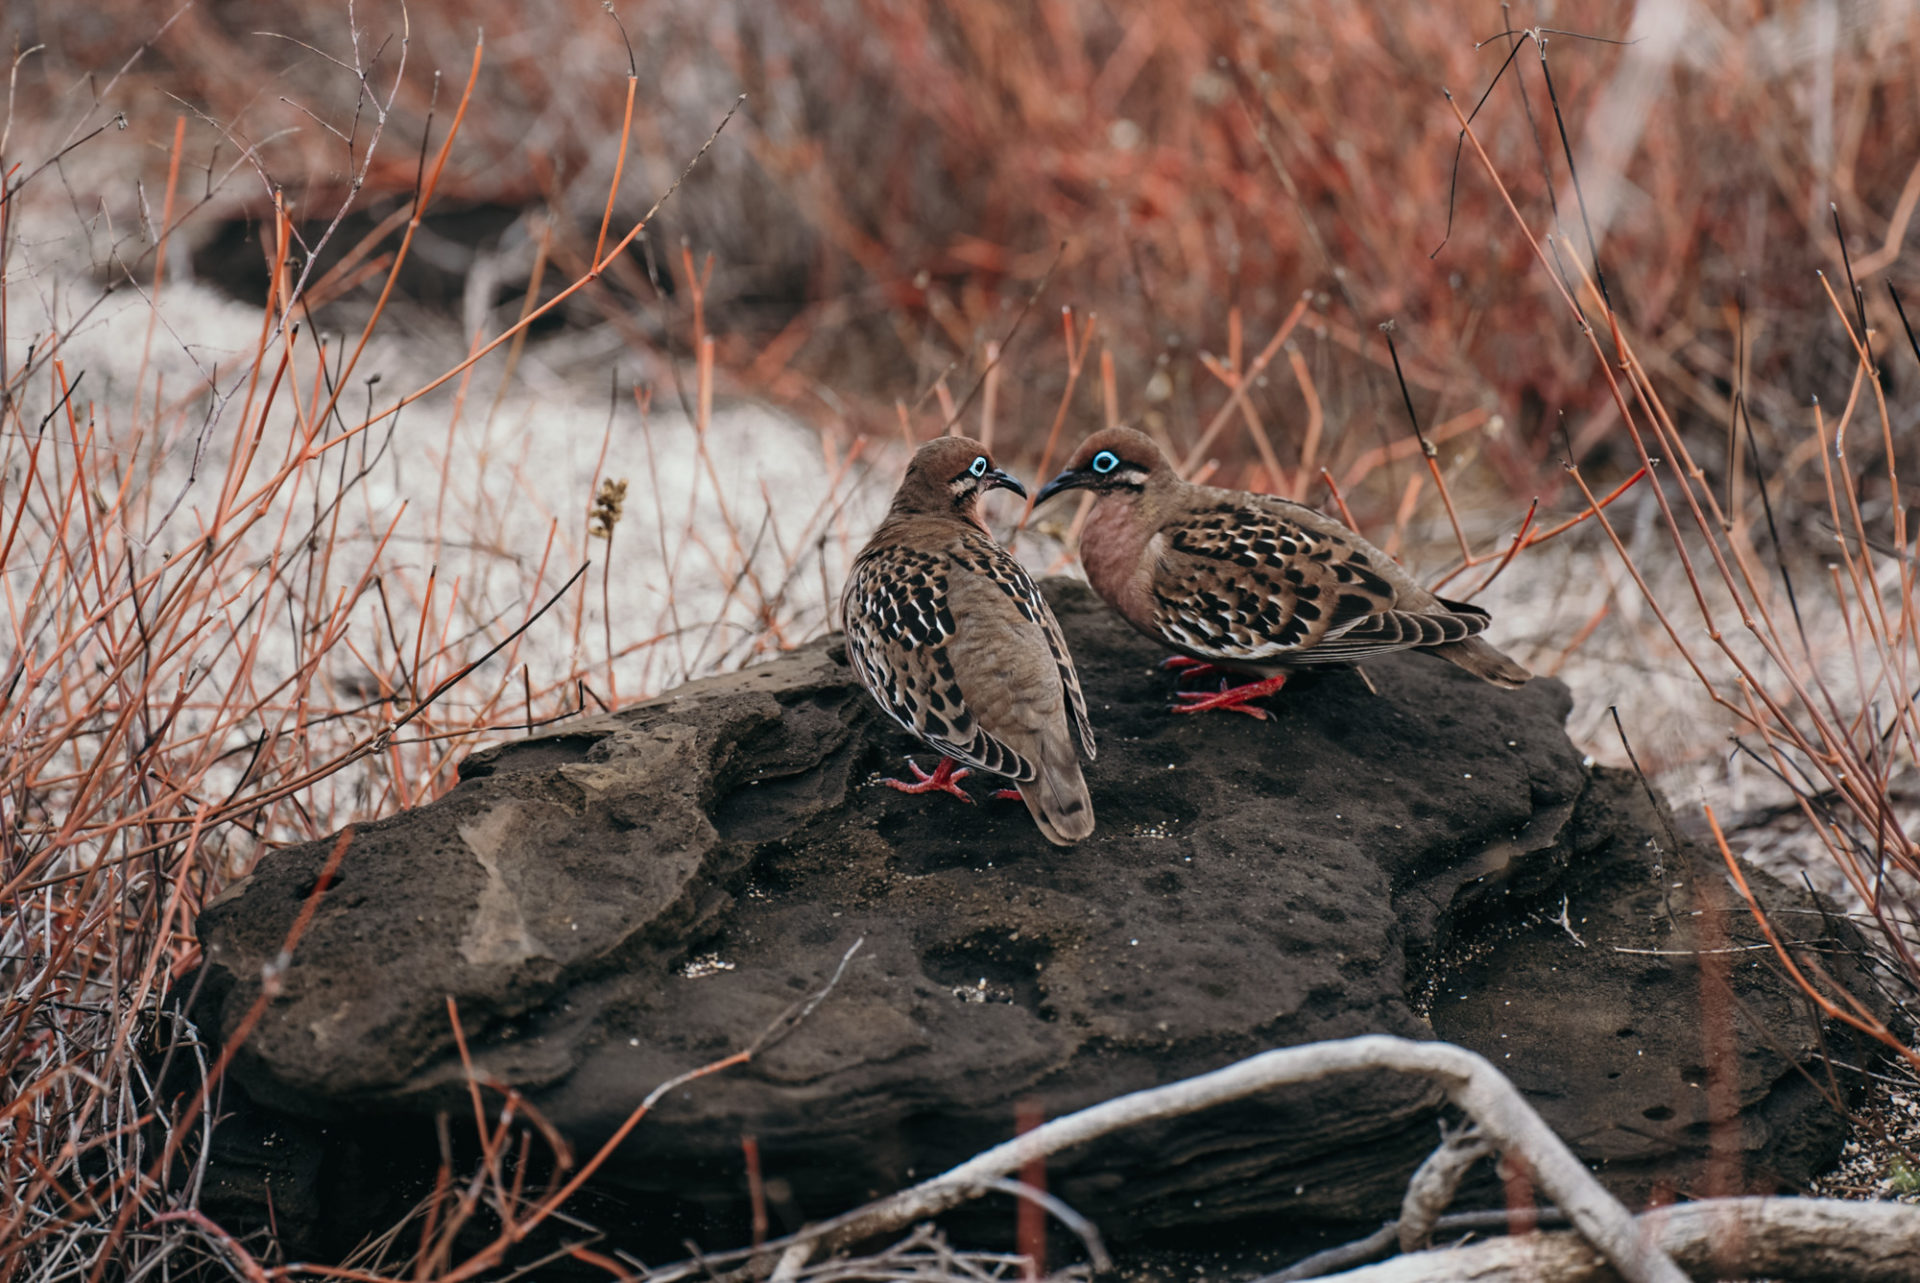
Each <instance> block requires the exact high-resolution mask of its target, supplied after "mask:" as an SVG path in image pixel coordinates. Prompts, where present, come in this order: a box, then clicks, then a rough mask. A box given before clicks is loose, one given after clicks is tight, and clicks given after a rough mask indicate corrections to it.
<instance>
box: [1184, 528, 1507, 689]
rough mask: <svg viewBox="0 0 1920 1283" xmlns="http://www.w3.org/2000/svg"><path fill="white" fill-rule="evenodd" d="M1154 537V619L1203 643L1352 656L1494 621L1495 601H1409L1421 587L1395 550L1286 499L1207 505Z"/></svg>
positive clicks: (1261, 652)
mask: <svg viewBox="0 0 1920 1283" xmlns="http://www.w3.org/2000/svg"><path fill="white" fill-rule="evenodd" d="M1215 493H1219V492H1215ZM1153 546H1154V548H1155V550H1157V553H1158V564H1157V566H1156V567H1155V570H1154V573H1153V576H1152V584H1151V592H1152V596H1153V619H1154V626H1155V627H1156V628H1157V629H1158V630H1159V632H1160V635H1161V636H1162V638H1163V639H1164V640H1165V641H1166V642H1167V643H1168V644H1169V645H1172V646H1175V647H1178V648H1180V649H1182V650H1186V651H1189V652H1192V653H1194V654H1198V655H1204V656H1208V657H1211V658H1217V659H1223V660H1226V661H1228V662H1232V661H1236V660H1238V661H1243V662H1255V663H1269V664H1284V665H1294V664H1331V663H1352V662H1354V661H1355V660H1359V659H1364V658H1365V657H1367V656H1368V655H1376V654H1380V653H1383V652H1385V651H1393V650H1406V649H1409V648H1412V647H1415V646H1438V645H1444V644H1446V643H1449V642H1457V641H1463V640H1465V639H1466V638H1468V637H1472V636H1473V635H1475V634H1476V633H1479V632H1481V631H1482V630H1484V629H1485V628H1486V625H1487V616H1486V612H1484V611H1482V610H1479V609H1477V608H1475V607H1452V606H1451V604H1450V603H1443V602H1439V601H1438V600H1437V599H1435V598H1432V597H1430V596H1428V597H1427V598H1426V600H1425V601H1422V602H1419V603H1418V606H1419V607H1421V608H1416V609H1406V608H1405V607H1406V606H1408V605H1413V604H1415V603H1412V602H1408V601H1406V600H1404V599H1405V598H1406V597H1408V596H1410V595H1411V592H1410V591H1403V590H1402V589H1401V588H1400V587H1399V586H1398V585H1396V583H1395V582H1394V580H1396V579H1402V578H1404V574H1403V572H1400V571H1399V569H1398V567H1393V566H1391V563H1390V560H1389V559H1388V558H1387V557H1386V554H1384V553H1382V552H1379V551H1378V550H1377V549H1374V548H1373V547H1372V546H1371V545H1370V544H1367V543H1366V542H1365V541H1364V540H1362V539H1360V538H1359V537H1358V536H1355V535H1353V534H1352V533H1351V532H1349V531H1347V530H1346V529H1345V528H1344V527H1341V526H1339V525H1337V524H1336V523H1334V522H1332V521H1330V520H1328V519H1327V518H1324V517H1322V516H1320V514H1318V513H1315V512H1313V510H1312V509H1310V508H1304V507H1301V506H1300V505H1298V504H1291V503H1287V502H1286V501H1285V500H1279V499H1274V500H1265V499H1259V500H1255V501H1253V502H1237V501H1233V500H1223V501H1221V502H1219V503H1216V504H1212V505H1208V506H1205V507H1202V508H1201V509H1200V510H1198V511H1196V512H1193V513H1191V514H1189V515H1187V516H1184V517H1182V518H1181V519H1180V520H1178V521H1176V522H1174V523H1172V524H1170V525H1167V526H1163V527H1162V528H1161V529H1160V531H1159V532H1158V533H1157V534H1156V535H1155V536H1154V539H1153ZM1413 591H1417V590H1413ZM1421 595H1422V596H1426V595H1425V594H1421Z"/></svg>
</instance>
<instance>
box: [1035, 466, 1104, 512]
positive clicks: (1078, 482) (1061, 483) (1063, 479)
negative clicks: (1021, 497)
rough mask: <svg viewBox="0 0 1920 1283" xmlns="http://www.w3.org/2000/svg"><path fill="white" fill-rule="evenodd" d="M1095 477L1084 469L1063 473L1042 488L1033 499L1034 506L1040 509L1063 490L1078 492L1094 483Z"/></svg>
mask: <svg viewBox="0 0 1920 1283" xmlns="http://www.w3.org/2000/svg"><path fill="white" fill-rule="evenodd" d="M1094 480H1095V478H1094V475H1093V474H1092V473H1091V472H1088V471H1087V470H1086V469H1084V468H1082V469H1080V470H1079V471H1077V472H1075V471H1068V472H1063V473H1061V474H1060V475H1059V476H1057V477H1055V478H1054V479H1053V480H1051V481H1049V482H1047V484H1046V485H1044V486H1041V487H1040V493H1039V494H1037V495H1035V496H1034V497H1033V506H1034V507H1036V508H1038V507H1039V506H1040V505H1041V504H1043V503H1045V502H1046V501H1047V500H1049V499H1051V498H1053V496H1055V495H1057V494H1059V493H1060V492H1061V491H1063V490H1077V489H1079V488H1080V487H1082V486H1090V485H1092V484H1093V483H1094Z"/></svg>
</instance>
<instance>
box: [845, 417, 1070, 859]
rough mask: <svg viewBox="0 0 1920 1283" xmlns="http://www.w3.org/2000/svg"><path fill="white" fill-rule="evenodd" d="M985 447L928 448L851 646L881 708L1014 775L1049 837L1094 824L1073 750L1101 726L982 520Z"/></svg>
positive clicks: (1051, 629)
mask: <svg viewBox="0 0 1920 1283" xmlns="http://www.w3.org/2000/svg"><path fill="white" fill-rule="evenodd" d="M985 457H986V451H985V448H984V447H982V446H980V444H979V443H978V442H974V441H969V440H968V439H966V438H964V437H943V438H941V439H939V440H937V441H934V442H931V443H929V444H928V445H926V446H923V447H921V449H920V452H919V453H918V454H916V455H915V456H914V459H913V462H912V464H911V465H910V466H909V467H908V469H907V477H906V480H905V481H903V482H902V483H901V486H900V489H899V491H898V492H897V493H896V494H895V496H894V502H893V507H892V509H891V510H890V511H889V513H888V515H887V519H886V520H885V521H884V522H882V523H881V526H880V529H879V530H878V531H876V532H875V533H874V536H873V539H872V540H871V541H870V542H869V543H868V544H867V546H866V548H865V549H863V550H862V551H861V553H860V556H859V557H858V558H857V559H856V560H855V562H854V566H853V571H852V573H851V574H850V575H849V576H848V578H847V586H846V590H845V592H844V593H843V594H842V596H841V607H840V608H841V614H842V617H843V618H844V620H845V622H846V637H847V656H848V658H849V660H850V661H851V662H852V664H853V668H854V671H855V673H857V674H858V675H859V677H860V681H861V683H862V684H863V685H864V686H865V687H866V688H867V690H868V692H869V693H871V694H872V695H873V697H874V700H875V701H876V702H877V703H878V704H879V705H880V707H881V709H882V710H883V711H884V712H885V713H886V714H887V715H888V716H889V717H891V718H892V719H893V720H894V721H895V722H897V723H898V724H899V725H900V726H901V727H903V728H904V729H905V730H906V731H908V732H909V733H910V734H912V735H913V736H915V737H916V738H918V739H919V740H921V741H922V742H923V743H925V744H927V745H929V746H930V747H932V748H934V749H935V750H937V751H938V752H940V753H942V754H944V755H946V756H948V757H951V758H954V759H955V760H957V761H959V762H961V763H963V764H965V765H968V766H972V767H976V768H978V769H981V770H986V771H992V772H994V773H996V774H999V775H1005V776H1007V777H1008V778H1010V779H1011V780H1012V781H1013V782H1014V785H1015V787H1016V788H1018V789H1019V791H1020V795H1021V797H1022V798H1023V799H1024V800H1025V801H1026V804H1027V809H1028V810H1029V811H1030V812H1031V813H1032V815H1033V818H1034V822H1035V823H1036V824H1037V825H1038V826H1039V828H1040V831H1041V832H1042V833H1043V834H1045V835H1046V837H1047V838H1048V840H1049V841H1052V842H1055V843H1058V844H1061V845H1066V844H1070V843H1072V842H1076V841H1078V840H1079V839H1081V838H1084V837H1086V836H1087V835H1088V834H1090V833H1092V832H1093V803H1092V800H1091V798H1090V797H1089V796H1088V794H1087V786H1086V781H1085V779H1084V778H1083V777H1082V775H1081V772H1080V763H1079V758H1078V755H1077V754H1076V752H1075V751H1074V738H1075V733H1076V732H1077V734H1078V738H1079V741H1080V746H1081V747H1082V748H1083V749H1084V750H1085V751H1086V754H1087V756H1088V758H1090V759H1091V758H1092V757H1093V755H1094V740H1093V728H1092V726H1091V725H1090V724H1089V722H1088V719H1087V708H1086V698H1085V696H1084V695H1083V694H1082V693H1081V690H1080V678H1079V675H1078V674H1077V673H1076V672H1075V671H1074V667H1073V657H1072V655H1071V654H1070V653H1069V652H1068V650H1067V645H1066V639H1065V638H1064V637H1063V636H1062V635H1061V632H1060V625H1059V623H1058V621H1056V620H1055V619H1054V617H1053V612H1052V611H1051V610H1050V609H1048V607H1047V603H1046V601H1045V599H1044V598H1042V597H1041V595H1040V591H1039V589H1038V588H1037V587H1035V585H1034V583H1033V580H1032V578H1031V577H1030V576H1028V574H1027V572H1026V570H1025V569H1024V568H1022V567H1021V565H1020V563H1019V562H1017V561H1015V560H1014V559H1013V558H1012V557H1011V556H1009V555H1008V554H1007V552H1006V551H1005V550H1004V549H1003V548H1001V547H1000V545H999V544H997V543H995V542H994V541H993V539H992V538H991V536H989V535H988V534H987V533H986V531H985V528H984V527H983V526H981V525H980V524H979V517H978V511H977V502H978V497H979V496H978V493H970V494H969V493H963V491H964V489H965V488H964V486H962V485H961V484H960V478H962V477H965V476H969V475H975V476H976V477H984V476H990V475H993V474H994V473H995V472H997V470H996V469H993V468H992V462H991V459H988V466H987V468H986V469H985V470H983V471H982V472H981V473H979V474H974V473H973V472H972V469H973V468H974V466H975V461H976V460H977V459H980V458H985Z"/></svg>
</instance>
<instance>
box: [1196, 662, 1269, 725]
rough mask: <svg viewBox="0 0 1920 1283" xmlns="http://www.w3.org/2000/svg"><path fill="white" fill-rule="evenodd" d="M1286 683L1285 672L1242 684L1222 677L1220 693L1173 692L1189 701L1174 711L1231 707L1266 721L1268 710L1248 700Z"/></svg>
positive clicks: (1235, 710)
mask: <svg viewBox="0 0 1920 1283" xmlns="http://www.w3.org/2000/svg"><path fill="white" fill-rule="evenodd" d="M1286 684H1287V677H1286V674H1285V673H1282V674H1281V675H1280V676H1278V677H1268V678H1265V679H1263V680H1261V681H1257V682H1247V683H1245V684H1244V685H1240V686H1228V685H1227V682H1226V679H1225V678H1222V679H1221V681H1220V690H1219V692H1218V693H1214V694H1210V693H1208V692H1207V691H1175V692H1174V693H1173V697H1174V698H1175V699H1178V700H1185V701H1187V702H1186V703H1184V704H1176V705H1175V706H1174V709H1173V711H1174V712H1176V713H1205V712H1209V711H1211V710H1213V709H1216V708H1230V709H1232V710H1233V711H1234V712H1236V713H1245V714H1246V715H1247V716H1248V717H1257V718H1259V719H1260V720H1261V721H1263V722H1264V721H1266V720H1267V718H1268V716H1269V714H1268V712H1267V710H1266V709H1264V708H1254V707H1252V706H1250V705H1249V704H1248V703H1247V701H1248V700H1250V699H1259V698H1260V697H1261V696H1263V695H1271V694H1273V693H1274V692H1275V691H1277V690H1279V689H1280V688H1281V687H1282V686H1285V685H1286Z"/></svg>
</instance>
